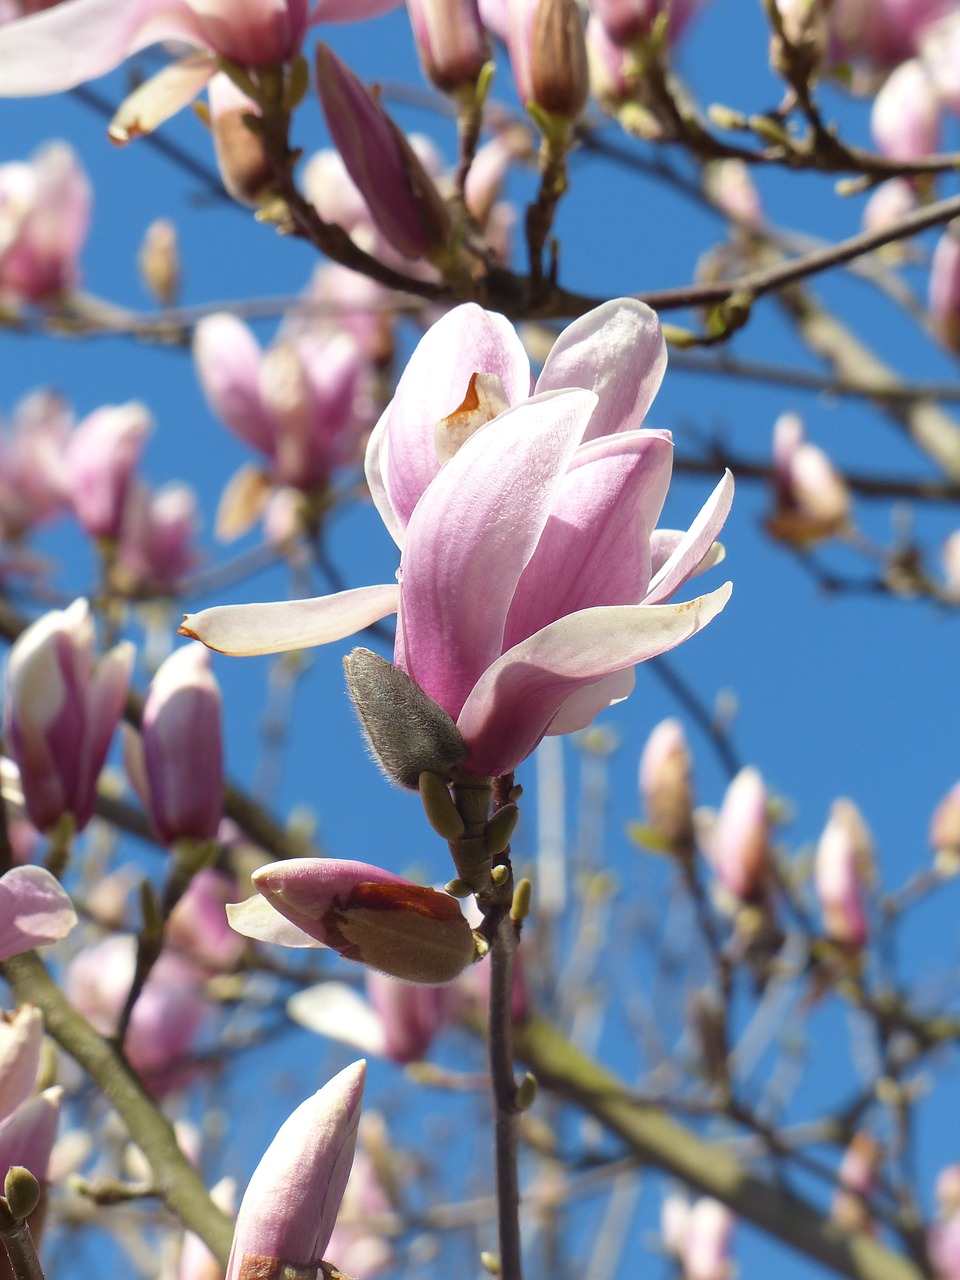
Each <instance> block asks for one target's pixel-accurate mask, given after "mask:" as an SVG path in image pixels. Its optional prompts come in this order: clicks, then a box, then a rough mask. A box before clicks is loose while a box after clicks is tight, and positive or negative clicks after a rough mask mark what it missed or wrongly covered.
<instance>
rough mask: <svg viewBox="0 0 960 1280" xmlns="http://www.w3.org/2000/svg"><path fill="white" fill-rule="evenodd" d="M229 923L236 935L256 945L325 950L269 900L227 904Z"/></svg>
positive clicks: (247, 900)
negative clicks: (266, 944) (266, 943)
mask: <svg viewBox="0 0 960 1280" xmlns="http://www.w3.org/2000/svg"><path fill="white" fill-rule="evenodd" d="M227 921H228V923H229V925H230V928H231V929H233V930H234V931H235V932H236V933H242V934H243V936H244V937H245V938H253V940H254V941H255V942H272V943H273V944H274V945H275V946H278V947H322V946H323V943H322V942H318V941H317V939H316V938H311V937H310V935H309V934H308V933H304V931H303V930H302V929H298V928H297V926H296V925H295V924H293V923H292V922H291V921H290V920H288V919H287V918H286V916H282V915H281V914H280V912H279V911H277V910H276V908H275V907H272V906H271V905H270V903H269V902H268V901H267V900H266V898H264V897H261V895H260V894H259V893H255V894H254V895H253V897H252V898H247V899H246V900H245V901H244V902H228V903H227Z"/></svg>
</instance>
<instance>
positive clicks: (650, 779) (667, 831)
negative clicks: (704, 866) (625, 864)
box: [640, 720, 694, 853]
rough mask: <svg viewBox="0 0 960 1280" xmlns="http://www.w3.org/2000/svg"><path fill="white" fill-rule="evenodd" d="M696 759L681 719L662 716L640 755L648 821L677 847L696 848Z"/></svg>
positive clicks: (641, 778) (658, 833) (673, 848)
mask: <svg viewBox="0 0 960 1280" xmlns="http://www.w3.org/2000/svg"><path fill="white" fill-rule="evenodd" d="M692 771H693V762H692V760H691V758H690V749H689V747H688V746H687V740H686V738H685V736H684V733H683V726H682V725H681V724H680V721H679V720H661V722H660V723H659V724H658V725H657V726H656V728H655V729H654V730H653V732H652V733H651V734H650V737H649V738H648V739H647V742H646V746H645V747H644V748H643V754H642V755H641V756H640V795H641V797H642V799H643V808H644V813H645V815H646V819H647V822H648V823H649V824H650V826H651V827H652V828H653V830H654V831H655V832H656V833H657V835H658V836H661V837H662V838H663V840H664V841H665V842H666V844H667V846H668V847H669V848H670V849H671V850H673V851H675V852H678V853H679V852H681V851H686V852H690V853H692V850H693V839H694V834H693V780H692V776H691V775H692Z"/></svg>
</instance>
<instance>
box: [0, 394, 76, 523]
mask: <svg viewBox="0 0 960 1280" xmlns="http://www.w3.org/2000/svg"><path fill="white" fill-rule="evenodd" d="M72 423H73V417H72V414H71V413H70V410H69V409H68V407H67V405H66V404H65V403H64V401H63V400H62V399H61V398H60V397H59V396H57V395H54V394H53V393H52V392H50V391H35V392H34V393H33V394H32V395H29V396H26V397H25V398H24V399H23V400H21V401H20V403H19V404H18V405H17V407H16V409H15V410H14V413H13V417H12V420H11V421H10V423H9V426H7V428H6V430H5V431H4V432H3V434H2V435H0V529H2V531H3V533H4V535H5V536H6V537H7V538H10V539H13V540H16V539H17V538H20V537H22V536H23V534H25V533H27V532H28V531H29V530H30V529H32V528H33V527H34V526H35V525H37V524H40V523H42V522H43V521H45V520H49V519H51V518H52V517H53V516H55V515H58V514H60V512H62V511H65V510H67V508H68V506H69V503H68V500H67V484H66V470H65V467H64V459H63V455H64V450H65V448H66V444H67V440H68V439H69V436H70V428H71V426H72Z"/></svg>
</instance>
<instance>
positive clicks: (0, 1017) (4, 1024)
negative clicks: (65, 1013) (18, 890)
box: [0, 882, 43, 1119]
mask: <svg viewBox="0 0 960 1280" xmlns="http://www.w3.org/2000/svg"><path fill="white" fill-rule="evenodd" d="M0 883H2V882H0ZM42 1044H43V1015H42V1014H41V1012H40V1010H39V1009H37V1008H35V1007H34V1006H33V1005H32V1004H22V1005H21V1006H20V1008H19V1009H17V1010H16V1011H15V1012H14V1013H0V1119H3V1118H4V1117H5V1116H8V1115H10V1113H11V1112H12V1111H15V1110H16V1109H17V1107H19V1106H20V1104H21V1102H23V1101H25V1099H27V1098H28V1097H29V1096H30V1094H31V1093H32V1092H33V1089H34V1085H35V1084H36V1082H37V1071H38V1070H39V1067H40V1048H41V1046H42Z"/></svg>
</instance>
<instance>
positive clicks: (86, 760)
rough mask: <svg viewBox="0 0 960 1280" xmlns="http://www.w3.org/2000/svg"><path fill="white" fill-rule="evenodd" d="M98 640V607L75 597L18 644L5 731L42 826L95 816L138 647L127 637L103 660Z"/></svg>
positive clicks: (11, 662) (81, 822) (10, 669)
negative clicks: (102, 773) (97, 652)
mask: <svg viewBox="0 0 960 1280" xmlns="http://www.w3.org/2000/svg"><path fill="white" fill-rule="evenodd" d="M93 647H94V631H93V619H92V618H91V616H90V608H89V606H88V605H87V602H86V601H85V600H75V601H74V602H73V604H72V605H70V607H69V608H68V609H65V610H63V611H60V610H52V611H51V612H50V613H47V614H44V616H43V617H42V618H39V619H38V620H37V621H36V622H34V623H33V624H32V625H31V626H29V627H28V628H27V629H26V631H24V632H23V634H22V635H21V636H20V637H19V639H17V640H16V642H15V643H14V645H13V647H12V648H11V650H10V657H9V659H8V662H7V699H6V707H5V711H4V723H5V726H6V728H5V732H6V735H7V741H8V743H9V745H10V748H11V751H12V754H13V758H14V760H15V761H16V763H17V765H18V767H19V769H20V778H21V782H22V784H23V794H24V803H25V805H26V810H27V815H28V817H29V818H30V821H31V822H32V823H33V825H34V826H35V827H37V828H38V830H40V831H49V830H50V828H51V827H52V826H54V824H55V823H56V822H58V821H59V819H60V818H61V817H63V815H64V814H66V813H71V814H72V815H73V818H74V821H75V823H76V827H77V830H82V829H83V828H84V827H85V826H86V825H87V823H88V822H89V821H90V819H91V817H92V816H93V809H94V803H95V801H96V788H97V778H98V776H99V774H100V770H101V769H102V768H103V763H104V760H105V759H106V757H107V751H108V750H109V747H110V740H111V738H112V737H113V731H114V729H115V728H116V726H117V721H118V720H119V718H120V713H121V711H122V710H123V704H124V700H125V698H126V696H127V688H128V686H129V683H130V672H131V669H132V666H133V652H134V651H133V645H132V644H130V643H128V642H126V641H124V642H121V643H120V644H118V645H117V646H116V647H115V648H113V649H111V650H110V651H109V652H108V653H106V654H104V655H103V656H102V657H100V658H97V659H95V658H94V653H93Z"/></svg>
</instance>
